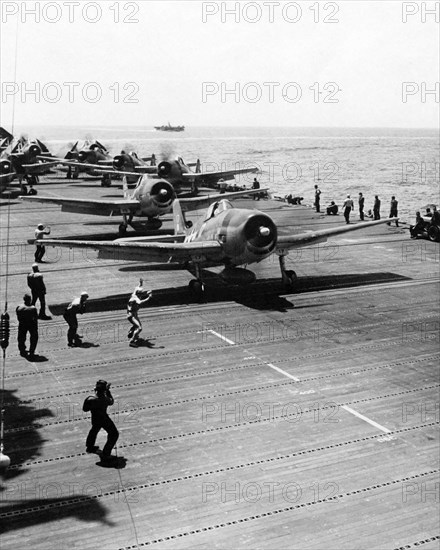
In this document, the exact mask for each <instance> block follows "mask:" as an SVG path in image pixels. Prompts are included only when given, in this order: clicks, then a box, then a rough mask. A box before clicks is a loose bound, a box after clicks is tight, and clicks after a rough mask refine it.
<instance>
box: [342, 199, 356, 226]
mask: <svg viewBox="0 0 440 550" xmlns="http://www.w3.org/2000/svg"><path fill="white" fill-rule="evenodd" d="M343 208H344V218H345V223H350V212H351V211H352V209H353V208H354V204H353V201H352V200H351V199H350V195H347V198H346V199H345V202H344V207H343Z"/></svg>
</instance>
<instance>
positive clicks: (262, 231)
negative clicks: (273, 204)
mask: <svg viewBox="0 0 440 550" xmlns="http://www.w3.org/2000/svg"><path fill="white" fill-rule="evenodd" d="M244 236H245V238H246V241H247V243H248V245H249V248H251V250H252V251H253V252H255V253H257V254H258V253H260V254H266V253H267V252H268V250H272V249H273V248H274V246H275V244H276V241H277V228H276V225H275V224H274V222H273V221H272V220H271V219H270V218H269V217H268V216H265V215H264V214H256V215H254V216H252V217H251V218H250V219H248V221H247V222H246V224H245V227H244Z"/></svg>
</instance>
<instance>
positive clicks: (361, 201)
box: [358, 193, 365, 222]
mask: <svg viewBox="0 0 440 550" xmlns="http://www.w3.org/2000/svg"><path fill="white" fill-rule="evenodd" d="M358 202H359V219H360V220H361V221H362V222H363V221H364V203H365V197H364V196H363V195H362V193H359V199H358Z"/></svg>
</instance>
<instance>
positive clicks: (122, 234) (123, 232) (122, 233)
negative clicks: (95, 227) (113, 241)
mask: <svg viewBox="0 0 440 550" xmlns="http://www.w3.org/2000/svg"><path fill="white" fill-rule="evenodd" d="M125 235H127V226H126V225H124V224H123V223H121V224H120V225H119V236H120V237H125Z"/></svg>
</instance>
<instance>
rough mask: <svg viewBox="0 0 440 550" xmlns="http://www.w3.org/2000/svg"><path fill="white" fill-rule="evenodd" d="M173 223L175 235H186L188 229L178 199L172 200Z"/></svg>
mask: <svg viewBox="0 0 440 550" xmlns="http://www.w3.org/2000/svg"><path fill="white" fill-rule="evenodd" d="M173 224H174V234H175V235H187V234H188V229H187V227H186V222H185V217H184V215H183V212H182V207H181V205H180V201H179V199H176V200H175V201H174V202H173Z"/></svg>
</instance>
